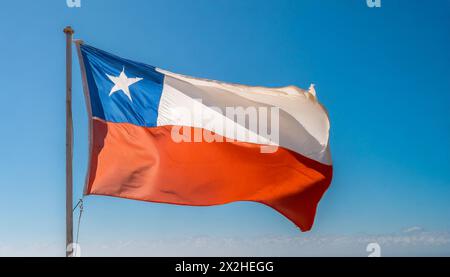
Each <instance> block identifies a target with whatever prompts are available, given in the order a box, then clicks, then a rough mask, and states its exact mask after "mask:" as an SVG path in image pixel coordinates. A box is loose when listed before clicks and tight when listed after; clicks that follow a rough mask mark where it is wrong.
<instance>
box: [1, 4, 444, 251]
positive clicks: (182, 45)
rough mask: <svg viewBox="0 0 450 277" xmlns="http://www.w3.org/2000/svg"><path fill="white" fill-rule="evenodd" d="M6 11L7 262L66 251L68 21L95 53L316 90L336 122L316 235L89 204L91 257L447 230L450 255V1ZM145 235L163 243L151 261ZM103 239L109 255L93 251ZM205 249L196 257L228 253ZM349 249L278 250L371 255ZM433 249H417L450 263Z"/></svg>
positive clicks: (86, 240)
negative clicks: (187, 245) (330, 176)
mask: <svg viewBox="0 0 450 277" xmlns="http://www.w3.org/2000/svg"><path fill="white" fill-rule="evenodd" d="M0 5H1V8H0V37H1V48H0V50H1V51H0V60H1V61H2V67H0V76H1V77H0V80H1V84H2V86H1V88H2V89H1V90H0V96H1V99H2V101H0V114H1V118H2V128H1V130H2V131H1V136H0V154H1V158H0V187H1V190H2V193H1V194H0V255H8V253H14V254H15V255H27V254H33V255H34V254H35V255H64V234H65V232H64V227H65V225H64V224H65V221H64V220H65V219H64V207H65V206H64V205H65V204H64V201H65V199H64V185H65V175H64V174H65V172H64V162H65V156H64V155H65V125H64V124H65V110H64V109H65V105H64V101H65V91H64V88H65V72H64V70H65V44H64V43H65V40H64V34H63V33H62V30H63V28H64V27H65V26H66V25H72V26H73V28H74V29H75V32H76V33H75V38H80V39H83V40H84V41H86V42H87V43H89V44H91V45H93V46H95V47H98V48H101V49H104V50H106V51H109V52H112V53H115V54H118V55H120V56H123V57H126V58H130V59H133V60H138V61H142V62H145V63H148V64H151V65H155V66H158V67H161V68H165V69H168V70H171V71H174V72H180V73H183V74H187V75H192V76H199V77H204V78H210V79H217V80H223V81H229V82H234V83H244V84H250V85H264V86H285V85H290V84H294V85H297V86H300V87H304V88H307V87H308V86H309V84H310V83H315V84H316V90H317V93H318V97H319V99H320V101H321V102H322V103H323V104H324V105H325V106H326V107H327V109H328V111H329V113H330V119H331V126H332V127H331V150H332V155H333V162H334V172H335V173H334V180H333V182H332V185H331V187H330V189H329V191H328V192H327V193H326V195H325V197H324V198H323V200H322V201H321V203H320V206H319V210H318V214H317V218H316V223H315V226H314V228H313V231H312V232H310V233H299V231H298V230H297V229H296V228H295V226H294V225H293V224H292V223H290V222H289V221H288V220H287V219H285V218H283V217H282V216H280V215H279V214H277V213H276V212H275V211H273V210H271V209H269V208H268V207H265V206H262V205H258V204H253V203H235V204H230V205H225V206H217V207H209V208H199V207H179V206H172V205H162V204H153V203H144V202H137V201H130V200H123V199H115V198H109V197H97V196H90V197H87V198H86V199H85V214H84V216H83V219H82V226H81V233H80V243H81V244H82V247H83V245H86V248H85V249H87V250H86V251H85V254H86V255H107V254H108V253H110V252H108V251H110V249H111V245H113V247H112V248H114V245H116V246H117V245H119V244H120V243H119V244H118V243H117V242H121V243H123V242H124V241H125V242H126V241H133V243H128V244H127V243H125V245H126V246H124V247H125V248H126V251H125V252H120V251H122V250H120V249H123V246H121V247H122V248H120V247H119V248H117V247H116V248H114V249H115V250H114V251H116V252H114V253H117V254H121V253H122V254H123V255H133V254H136V255H138V254H142V255H147V254H151V255H157V253H159V252H158V251H161V249H165V252H161V253H164V254H166V255H171V254H173V255H176V254H177V253H182V254H183V253H185V252H177V251H179V248H177V247H176V245H175V246H173V247H172V248H170V247H166V246H165V244H164V242H167V241H168V242H173V241H175V239H179V240H181V241H188V242H189V240H188V239H185V238H190V239H191V240H192V238H203V237H207V238H209V240H210V241H214V242H215V243H216V244H217V245H218V246H217V247H216V248H215V249H220V248H222V247H224V245H222V244H220V243H218V242H220V241H225V242H226V241H229V240H226V238H233V239H235V240H236V239H238V240H239V239H245V240H246V241H252V240H255V241H257V240H259V239H261V238H266V237H270V238H272V237H276V238H280V237H281V238H285V237H287V238H290V239H292V238H296V239H304V240H307V239H309V238H311V239H312V240H311V241H313V242H312V243H314V238H317V237H326V238H328V239H329V238H331V237H332V238H335V237H336V236H338V237H339V236H344V237H348V238H358V237H360V236H365V235H366V234H367V236H370V235H374V236H378V238H380V236H381V237H382V236H386V234H391V235H392V234H397V235H398V234H399V232H400V235H398V236H401V234H406V233H404V232H403V231H405V230H406V231H408V228H410V227H417V228H415V229H414V230H415V232H417V231H419V232H420V235H424V234H425V235H427V236H429V237H431V238H433V237H434V236H436V237H439V236H441V235H442V234H447V235H444V239H443V241H444V246H445V247H446V248H447V249H449V247H448V246H449V245H450V240H449V238H450V236H449V235H448V232H450V201H449V200H450V78H449V77H450V29H449V26H450V1H448V0H435V1H419V0H416V1H414V0H390V1H382V7H381V8H377V9H370V8H368V7H367V6H366V4H365V0H352V1H332V0H321V1H317V0H314V1H313V0H310V1H306V0H304V1H249V0H246V1H234V0H233V1H214V2H212V1H206V0H203V1H199V0H195V1H181V0H178V1H175V0H172V1H147V0H141V1H139V0H128V1H119V0H95V1H94V0H82V7H81V8H72V9H70V8H68V7H67V6H66V3H65V1H45V0H42V1H7V2H6V1H3V2H2V3H1V4H0ZM73 76H74V84H73V97H74V99H73V109H74V128H75V149H74V155H75V158H74V185H75V196H76V197H80V196H81V193H82V186H83V182H84V175H85V172H86V167H87V115H86V110H85V105H84V98H83V94H82V87H81V77H80V72H79V67H78V61H77V59H76V57H75V56H74V75H73ZM402 230H403V231H402ZM407 234H408V235H410V233H409V232H407ZM391 235H390V236H391ZM391 237H392V236H391ZM211 238H214V239H211ZM382 238H383V239H380V240H382V241H387V240H386V239H385V237H382ZM149 240H150V241H151V242H154V241H155V240H157V241H158V242H159V243H160V245H162V246H161V247H160V248H159V250H158V249H157V248H155V249H154V248H151V251H153V252H149V251H150V250H148V251H147V252H146V249H144V248H143V247H144V246H143V245H145V242H147V243H148V242H149ZM99 241H101V242H102V245H103V246H104V245H107V247H106V248H105V247H103V246H99V247H93V245H98V242H99ZM161 241H162V242H161ZM359 241H361V240H359ZM433 241H434V240H433ZM96 243H97V244H96ZM194 243H197V244H196V245H197V246H198V241H197V240H195V241H194ZM207 244H208V243H207ZM216 244H214V245H216ZM32 245H37V246H35V248H34V250H30V247H32ZM152 245H153V244H152ZM201 245H202V244H200V246H198V247H197V248H195V251H197V252H195V253H198V254H200V255H201V254H202V253H206V254H218V255H220V254H221V252H220V251H219V252H217V253H216V252H211V253H210V252H207V251H206V250H207V246H205V247H203V248H202V246H201ZM281 245H282V244H281ZM347 246H348V247H347ZM347 246H346V247H347V248H348V249H351V250H348V249H347V248H345V249H344V248H342V251H341V250H339V248H338V249H335V252H327V248H326V247H325V248H324V249H323V251H322V252H321V251H313V252H308V250H307V249H306V248H305V249H303V250H302V249H300V250H299V249H296V250H295V251H297V252H295V251H294V252H289V251H290V250H289V249H290V248H289V247H288V246H286V247H285V248H283V247H281V246H280V247H281V248H280V249H279V250H277V251H278V252H276V253H274V254H276V255H283V254H286V255H288V254H294V255H296V254H301V255H308V254H311V255H321V254H327V253H329V254H331V255H336V254H337V255H339V254H341V255H345V254H346V253H348V254H349V255H365V249H364V246H361V247H360V248H358V247H359V244H358V245H356V244H355V245H354V244H352V242H351V240H350V242H349V244H348V245H347ZM58 247H61V249H59V248H58ZM102 247H103V248H102ZM108 247H110V248H108ZM127 247H128V248H127ZM180 247H181V246H180ZM259 247H264V244H262V246H261V245H260V246H259ZM270 247H273V245H267V247H266V248H265V249H264V251H266V252H264V251H263V250H261V249H259V248H255V247H253V248H251V247H250V248H249V249H246V250H245V251H244V250H243V249H240V248H239V247H238V246H236V248H233V250H230V251H231V252H230V253H231V254H234V255H239V254H241V253H243V254H251V253H255V252H256V251H263V252H262V253H267V254H270V253H271V252H270V249H269V248H270ZM299 247H300V246H299ZM433 247H437V246H435V245H431V246H430V245H424V246H423V248H421V247H418V248H417V249H416V248H415V251H416V252H414V253H417V254H424V255H426V254H429V253H432V254H433V253H434V254H436V253H437V254H446V255H449V254H450V252H448V250H447V252H445V251H444V252H442V249H440V250H438V251H437V252H433ZM439 247H442V245H440V246H439ZM300 248H301V247H300ZM108 249H109V250H108ZM167 249H169V250H167ZM170 249H171V250H170ZM258 249H259V250H258ZM311 249H317V248H315V247H311ZM346 249H347V250H348V252H345V251H347V250H346ZM401 249H404V251H403V252H402V250H401ZM8 251H11V252H8ZM240 251H241V252H240ZM246 251H247V252H246ZM252 251H253V252H252ZM302 251H303V252H302ZM340 251H341V252H340ZM407 251H408V248H407V247H406V248H405V247H404V248H400V250H398V249H397V252H395V251H393V252H391V254H395V253H397V254H400V255H401V254H402V253H403V254H405V253H407ZM430 251H431V252H430ZM195 253H193V254H195ZM227 253H228V252H227ZM227 253H225V252H224V253H222V254H227ZM259 253H261V252H259ZM186 254H192V253H191V252H186ZM387 254H389V252H388V253H387Z"/></svg>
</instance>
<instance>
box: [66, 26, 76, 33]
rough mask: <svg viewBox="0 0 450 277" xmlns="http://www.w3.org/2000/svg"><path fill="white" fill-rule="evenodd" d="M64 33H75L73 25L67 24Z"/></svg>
mask: <svg viewBox="0 0 450 277" xmlns="http://www.w3.org/2000/svg"><path fill="white" fill-rule="evenodd" d="M64 33H65V34H70V35H73V33H75V31H74V30H73V29H72V27H70V26H67V27H66V28H64Z"/></svg>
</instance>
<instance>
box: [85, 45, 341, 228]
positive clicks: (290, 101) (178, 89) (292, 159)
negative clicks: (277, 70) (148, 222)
mask: <svg viewBox="0 0 450 277" xmlns="http://www.w3.org/2000/svg"><path fill="white" fill-rule="evenodd" d="M77 49H78V55H79V59H80V65H81V72H82V78H83V87H84V92H85V96H86V103H87V110H88V113H89V126H90V132H89V136H90V137H89V142H90V143H89V145H90V146H89V151H90V153H89V167H88V174H87V178H86V184H85V189H84V194H85V195H108V196H115V197H121V198H128V199H134V200H142V201H149V202H159V203H169V204H178V205H191V206H210V205H220V204H226V203H230V202H234V201H254V202H259V203H263V204H265V205H268V206H270V207H272V208H273V209H275V210H277V211H278V212H280V213H281V214H283V215H284V216H285V217H287V218H288V219H289V220H291V221H292V222H293V223H294V224H296V225H297V226H298V227H299V228H300V229H301V230H302V231H308V230H310V229H311V227H312V225H313V221H314V216H315V213H316V208H317V204H318V202H319V201H320V199H321V197H322V196H323V194H324V192H325V191H326V190H327V188H328V187H329V185H330V182H331V178H332V163H331V157H330V151H329V145H328V141H329V129H330V123H329V120H328V115H327V112H326V110H325V108H324V107H323V106H322V105H321V104H320V103H319V102H318V100H317V97H316V93H315V90H314V87H313V86H311V87H310V89H309V90H303V89H300V88H297V87H295V86H288V87H281V88H267V87H253V86H244V85H238V84H230V83H225V82H219V81H213V80H206V79H199V78H193V77H189V76H184V75H179V74H175V73H171V72H168V71H165V70H162V69H159V68H156V67H153V66H150V65H146V64H143V63H140V62H134V61H131V60H127V59H123V58H120V57H118V56H115V55H112V54H110V53H107V52H105V51H102V50H99V49H96V48H94V47H92V46H89V45H86V44H83V43H82V42H77ZM255 116H256V117H257V121H256V123H255V120H253V118H255ZM261 118H263V120H262V119H261Z"/></svg>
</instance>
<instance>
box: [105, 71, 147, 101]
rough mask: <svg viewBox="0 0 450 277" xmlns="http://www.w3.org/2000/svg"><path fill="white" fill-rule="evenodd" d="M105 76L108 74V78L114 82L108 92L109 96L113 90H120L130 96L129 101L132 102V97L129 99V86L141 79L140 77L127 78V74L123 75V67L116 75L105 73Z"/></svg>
mask: <svg viewBox="0 0 450 277" xmlns="http://www.w3.org/2000/svg"><path fill="white" fill-rule="evenodd" d="M106 76H108V78H109V79H110V80H111V81H112V82H113V83H114V87H113V88H112V89H111V91H110V92H109V96H111V95H112V94H113V93H114V92H117V91H120V90H121V91H122V92H123V93H125V95H126V96H128V98H130V101H132V102H133V99H131V93H130V90H129V86H131V85H132V84H134V83H137V82H139V81H141V80H142V78H128V77H127V75H125V67H124V68H123V70H122V72H121V73H120V75H119V76H118V77H115V76H111V75H108V74H106Z"/></svg>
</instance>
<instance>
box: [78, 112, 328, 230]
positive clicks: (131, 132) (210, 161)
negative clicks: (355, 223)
mask: <svg viewBox="0 0 450 277" xmlns="http://www.w3.org/2000/svg"><path fill="white" fill-rule="evenodd" d="M191 130H193V129H191ZM92 143H93V144H92V153H91V168H90V176H89V180H88V185H87V187H86V191H85V192H86V194H97V195H109V196H116V197H122V198H129V199H135V200H143V201H150V202H161V203H170V204H179V205H193V206H208V205H219V204H225V203H229V202H233V201H255V202H260V203H263V204H266V205H268V206H270V207H272V208H274V209H276V210H277V211H279V212H280V213H282V214H283V215H285V216H286V217H287V218H289V219H290V220H291V221H293V222H294V223H295V224H296V225H297V226H298V227H300V228H301V230H302V231H307V230H309V229H310V228H311V226H312V224H313V221H314V215H315V213H316V207H317V203H318V202H319V200H320V198H321V197H322V195H323V193H324V192H325V191H326V189H327V188H328V186H329V184H330V182H331V176H332V167H331V166H329V165H324V164H321V163H319V162H317V161H314V160H311V159H308V158H306V157H304V156H302V155H300V154H297V153H295V152H293V151H290V150H287V149H285V148H282V147H279V148H278V151H276V152H275V153H272V154H265V153H261V152H260V147H261V145H258V144H252V143H245V142H214V143H207V142H192V143H187V142H182V143H176V142H174V141H173V140H172V138H171V126H163V127H156V128H145V127H139V126H135V125H132V124H128V123H110V122H103V121H100V120H97V119H94V120H93V142H92Z"/></svg>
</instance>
